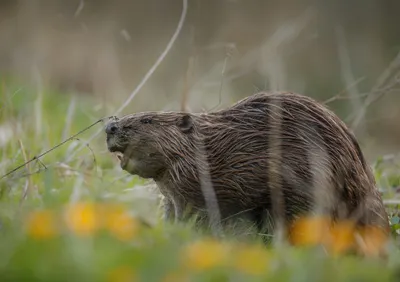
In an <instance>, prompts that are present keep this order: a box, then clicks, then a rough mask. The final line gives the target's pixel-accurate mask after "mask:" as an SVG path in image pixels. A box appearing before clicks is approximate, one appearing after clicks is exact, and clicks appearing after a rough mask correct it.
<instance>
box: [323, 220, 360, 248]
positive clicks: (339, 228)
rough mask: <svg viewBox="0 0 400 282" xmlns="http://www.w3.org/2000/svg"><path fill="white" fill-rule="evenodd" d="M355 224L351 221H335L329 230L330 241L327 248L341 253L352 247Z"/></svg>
mask: <svg viewBox="0 0 400 282" xmlns="http://www.w3.org/2000/svg"><path fill="white" fill-rule="evenodd" d="M354 231H355V225H354V223H353V222H351V221H341V222H337V223H335V224H334V225H333V226H332V228H331V230H330V241H329V246H328V249H329V250H330V251H331V252H332V253H333V254H341V253H344V252H346V251H348V250H349V249H350V248H352V247H354V244H355V237H354Z"/></svg>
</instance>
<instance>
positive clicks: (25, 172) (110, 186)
mask: <svg viewBox="0 0 400 282" xmlns="http://www.w3.org/2000/svg"><path fill="white" fill-rule="evenodd" d="M0 101H1V104H0V151H1V154H0V156H1V159H0V161H1V164H0V175H4V174H6V173H7V172H8V171H10V170H12V169H13V168H15V167H17V166H19V165H20V164H23V163H24V162H25V161H27V160H30V159H32V158H33V157H34V156H38V155H40V154H41V153H43V152H45V151H46V150H48V149H50V148H52V147H53V146H55V145H57V144H59V143H60V142H61V141H63V140H65V139H67V138H68V137H70V136H72V135H73V134H75V133H76V132H78V131H80V130H82V129H83V128H85V127H87V126H89V125H91V124H92V123H93V122H95V121H97V120H98V119H99V118H101V117H103V116H104V112H105V109H104V107H103V105H101V104H93V101H92V100H91V98H90V97H81V96H78V97H72V96H70V95H67V94H65V93H53V92H51V91H46V90H44V91H42V92H40V93H38V91H36V90H35V91H30V90H28V88H25V87H24V88H19V87H16V86H15V84H13V83H11V82H3V83H2V84H1V85H0ZM102 126H103V125H102V124H101V123H100V124H97V125H96V126H94V127H93V128H91V129H90V130H88V131H87V132H85V133H83V134H81V135H79V136H77V137H76V138H74V139H73V140H71V141H69V142H67V143H65V144H64V145H63V146H61V147H59V148H56V149H55V150H53V151H51V152H49V153H48V154H46V155H45V156H43V157H42V158H40V161H39V160H34V161H32V162H31V163H30V164H28V165H26V166H23V167H22V168H21V169H19V170H17V171H15V172H14V173H12V174H10V175H8V176H7V177H4V178H2V179H1V180H0V189H1V204H0V224H1V225H0V228H1V229H0V240H1V244H0V253H1V256H0V277H1V281H11V280H12V281H17V280H18V281H22V280H24V279H29V281H115V282H117V281H266V280H268V279H269V281H296V282H300V281H305V282H306V281H307V282H311V281H382V282H384V281H397V280H396V275H399V270H400V268H399V267H400V254H399V251H398V246H397V229H398V228H399V226H400V225H399V217H398V216H397V214H396V208H397V206H396V204H397V203H396V195H397V192H398V191H396V189H399V186H400V172H399V171H398V165H397V164H396V161H397V158H396V156H384V157H382V158H380V159H378V160H376V162H374V163H373V164H372V165H373V168H374V172H375V175H376V179H377V182H378V185H379V187H380V189H381V190H382V193H383V195H384V199H385V201H388V202H389V204H390V203H391V204H392V205H391V206H389V205H388V211H389V213H390V218H391V226H392V231H393V234H392V237H391V238H389V241H383V239H382V237H380V235H379V234H378V233H374V231H373V230H372V231H369V233H368V234H370V235H371V236H370V238H367V239H365V238H364V239H365V242H367V244H366V245H365V246H364V248H365V249H364V251H365V254H366V257H362V258H361V257H356V256H354V255H344V254H342V252H341V250H343V249H345V247H346V246H347V244H349V241H350V239H348V235H349V233H348V231H349V229H348V227H349V226H348V225H346V224H343V225H342V226H339V227H338V228H337V229H336V230H335V231H327V230H322V231H321V232H320V233H318V232H311V233H310V232H308V231H307V230H310V229H312V230H313V231H315V230H317V229H316V226H317V227H321V228H323V227H324V220H323V219H310V220H308V221H305V222H303V224H302V225H301V224H300V225H299V226H302V228H303V231H305V233H304V234H303V237H302V238H297V241H296V242H297V243H299V245H302V246H297V247H293V246H289V245H288V244H286V243H282V244H276V245H273V246H270V247H264V246H263V245H262V244H260V242H259V241H258V240H250V241H249V240H246V241H245V242H242V241H239V240H235V239H234V238H231V237H229V238H226V239H224V240H216V239H213V238H211V237H210V236H209V235H207V234H204V233H203V234H202V233H201V232H196V231H194V230H193V229H192V228H191V227H190V225H186V226H183V225H180V224H178V225H172V224H166V223H163V222H162V221H161V220H159V216H158V213H157V211H158V195H157V194H156V193H155V191H154V190H153V189H152V187H153V186H152V185H151V183H148V182H147V181H144V180H143V179H140V178H138V177H135V176H131V175H128V174H127V173H126V172H124V171H122V170H121V169H120V168H119V166H118V160H117V159H116V158H115V157H114V156H112V155H111V154H110V153H109V152H108V151H107V148H106V146H105V142H104V135H102V134H103V133H100V135H98V136H97V137H96V138H95V139H93V140H91V141H90V142H89V144H88V145H87V144H86V143H87V140H89V138H90V137H91V136H92V135H93V134H94V133H96V132H97V131H98V130H101V128H102ZM149 185H150V186H149ZM335 232H336V233H335ZM346 232H347V233H346ZM372 235H374V236H372ZM375 235H376V236H375ZM368 240H369V241H368ZM305 243H311V244H312V245H315V244H316V243H319V244H318V245H316V246H311V247H310V246H305ZM314 243H315V244H314ZM381 243H386V244H387V246H388V247H387V249H388V257H387V259H386V260H382V259H381V258H378V257H376V256H375V255H374V254H375V251H376V250H375V247H376V246H377V245H380V244H381Z"/></svg>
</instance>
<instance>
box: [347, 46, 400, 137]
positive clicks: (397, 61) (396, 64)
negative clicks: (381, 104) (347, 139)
mask: <svg viewBox="0 0 400 282" xmlns="http://www.w3.org/2000/svg"><path fill="white" fill-rule="evenodd" d="M398 68H400V52H399V53H398V54H397V56H396V58H394V60H393V61H392V62H391V63H390V65H389V67H388V68H387V69H386V70H385V71H384V72H383V73H382V74H381V76H380V77H379V78H378V80H377V83H376V84H375V86H374V87H373V89H372V90H371V95H370V96H368V97H367V98H366V99H365V100H364V103H363V105H362V107H361V109H360V111H359V112H358V114H357V116H356V117H355V118H354V121H353V123H352V126H351V127H352V129H353V130H355V129H356V128H357V126H358V125H359V124H360V122H361V120H362V118H363V117H364V115H365V113H366V110H367V108H368V107H369V106H370V105H371V104H372V103H373V102H374V101H376V100H377V99H379V98H380V97H381V96H382V95H383V94H385V93H387V91H384V92H378V93H377V90H378V89H381V88H382V87H383V85H384V84H385V83H386V82H387V81H388V80H390V78H391V77H392V75H393V73H395V70H396V69H398ZM397 82H398V81H397V80H396V83H397Z"/></svg>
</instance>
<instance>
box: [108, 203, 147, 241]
mask: <svg viewBox="0 0 400 282" xmlns="http://www.w3.org/2000/svg"><path fill="white" fill-rule="evenodd" d="M104 212H106V214H105V226H106V228H107V229H108V230H109V231H110V232H111V233H112V234H113V235H114V236H116V237H117V238H118V239H119V240H122V241H127V240H130V239H132V238H133V237H135V236H136V234H137V233H138V231H139V227H140V224H139V222H138V221H137V220H136V219H135V218H132V217H131V216H129V214H128V213H127V212H126V211H125V210H124V209H123V208H122V207H120V206H110V208H109V209H106V210H104Z"/></svg>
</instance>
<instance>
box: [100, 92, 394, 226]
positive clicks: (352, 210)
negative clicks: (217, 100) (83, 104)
mask: <svg viewBox="0 0 400 282" xmlns="http://www.w3.org/2000/svg"><path fill="white" fill-rule="evenodd" d="M106 132H107V133H108V134H107V143H108V147H109V150H110V151H113V152H122V153H123V154H124V157H123V158H122V161H121V166H122V168H123V169H125V170H127V171H128V172H130V173H132V174H136V175H139V176H141V177H144V178H152V179H154V180H155V181H156V183H157V185H158V187H159V188H160V191H161V193H162V194H163V195H164V196H165V214H166V217H167V218H170V219H172V218H176V219H178V220H183V219H185V218H186V217H185V213H184V212H185V210H187V208H189V207H190V208H191V209H190V211H191V212H190V213H189V215H193V214H197V215H200V217H201V218H203V219H209V220H211V221H213V220H214V222H224V221H225V220H227V219H233V218H235V216H239V217H240V216H242V217H246V218H248V219H250V220H251V221H252V222H254V223H255V224H256V225H257V226H258V227H259V228H260V229H261V228H262V227H263V226H264V224H265V221H266V220H267V221H270V222H269V223H271V222H277V220H278V219H279V220H282V222H283V223H290V222H292V220H293V219H295V218H296V217H298V216H300V215H305V214H306V213H309V212H312V211H315V209H316V208H319V209H318V211H319V212H322V213H325V214H328V215H330V216H331V217H333V218H334V219H335V220H337V219H349V218H351V219H354V220H355V221H356V222H357V224H358V225H360V226H363V225H370V224H374V225H378V226H380V227H383V228H385V229H388V226H389V225H388V218H387V214H386V211H385V209H384V206H383V203H382V200H381V196H380V194H379V192H378V190H377V189H376V186H375V180H374V177H373V174H372V171H371V169H370V167H369V166H368V164H367V163H366V161H365V159H364V156H363V154H362V152H361V150H360V147H359V145H358V143H357V141H356V139H355V137H354V136H353V134H352V133H351V132H350V131H349V130H348V129H347V127H346V125H345V124H344V123H343V122H342V121H341V120H340V119H339V118H338V117H337V116H336V115H335V114H333V113H332V112H331V111H329V110H328V109H327V108H325V107H324V106H322V105H321V104H319V103H317V102H316V101H314V100H312V99H311V98H309V97H306V96H302V95H298V94H295V93H269V94H268V93H258V94H254V95H252V96H250V97H247V98H245V99H243V100H241V101H239V102H238V103H236V104H235V105H233V106H232V107H229V108H227V109H224V110H220V111H217V112H212V113H200V114H189V113H182V112H145V113H137V114H132V115H127V116H125V117H123V118H121V119H118V120H116V121H114V122H112V123H110V124H109V125H108V126H107V129H106ZM210 188H211V189H210Z"/></svg>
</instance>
